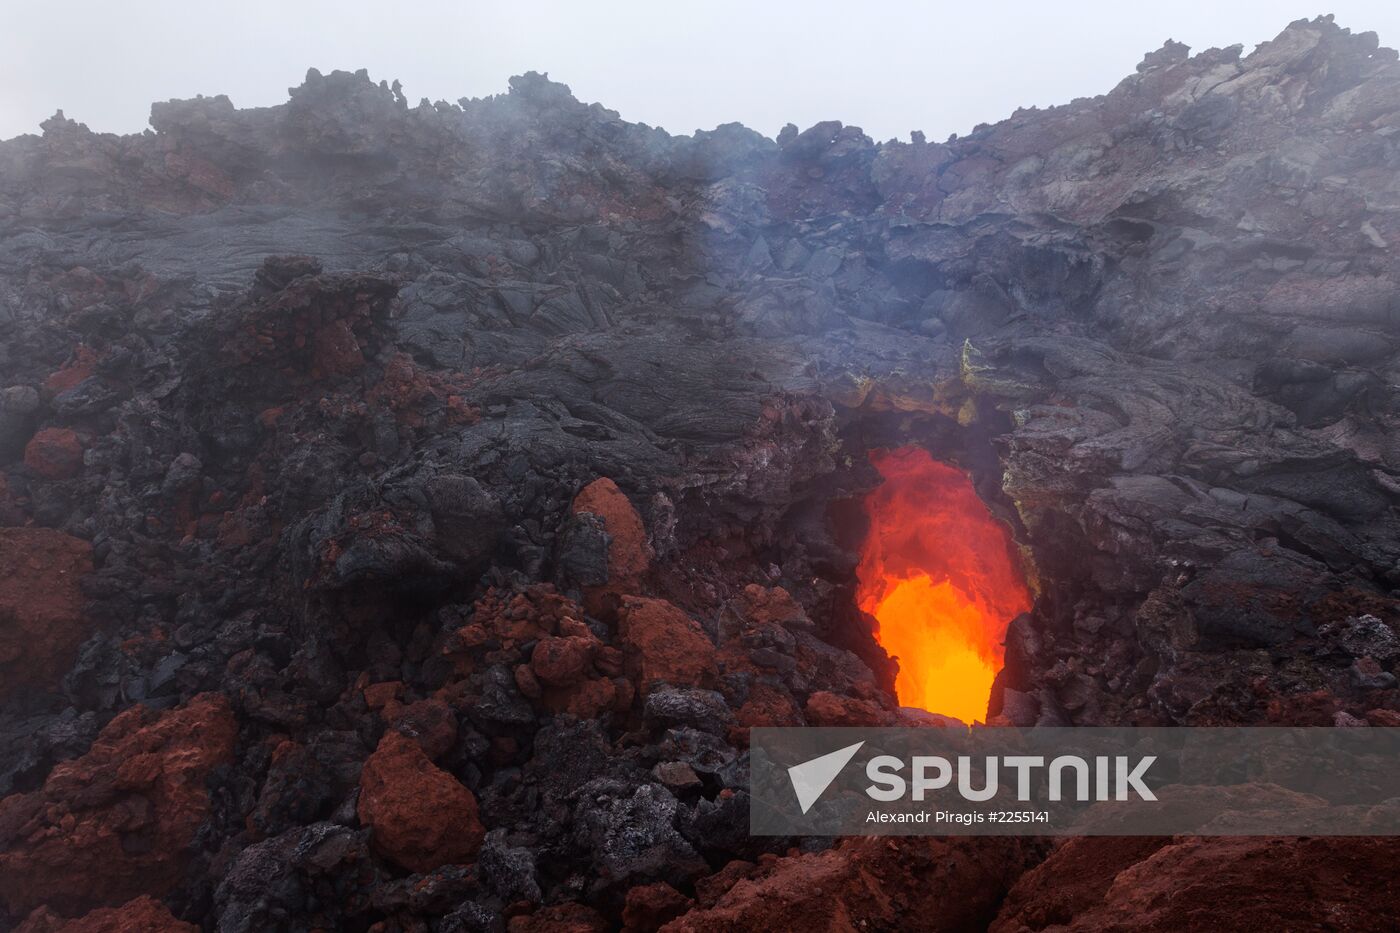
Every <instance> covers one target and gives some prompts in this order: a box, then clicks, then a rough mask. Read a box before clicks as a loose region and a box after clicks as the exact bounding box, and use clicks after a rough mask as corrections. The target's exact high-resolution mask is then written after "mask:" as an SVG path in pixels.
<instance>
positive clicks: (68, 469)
mask: <svg viewBox="0 0 1400 933" xmlns="http://www.w3.org/2000/svg"><path fill="white" fill-rule="evenodd" d="M24 465H25V466H27V467H29V469H31V470H33V471H34V473H35V474H36V475H38V476H42V477H43V478H44V479H70V478H72V477H74V476H77V475H78V473H79V472H81V471H82V469H83V443H82V441H81V440H79V439H78V435H77V433H75V432H74V431H71V430H69V429H68V428H44V430H42V431H40V432H39V433H38V434H35V435H34V437H33V438H31V439H30V441H29V443H28V444H27V445H25V448H24Z"/></svg>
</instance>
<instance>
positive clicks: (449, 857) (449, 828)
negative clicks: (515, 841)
mask: <svg viewBox="0 0 1400 933" xmlns="http://www.w3.org/2000/svg"><path fill="white" fill-rule="evenodd" d="M358 810H359V817H360V822H362V823H363V824H364V825H365V826H367V827H369V829H370V840H371V842H372V844H373V846H374V849H375V851H376V852H378V853H380V854H381V855H383V856H384V857H385V858H388V859H390V860H391V861H393V862H394V863H396V864H398V865H400V866H402V867H403V868H406V869H408V870H409V871H416V872H429V871H432V870H433V869H435V868H437V867H439V866H440V865H447V864H453V863H457V864H461V863H466V862H470V861H472V860H473V859H474V858H475V857H476V853H477V850H479V849H480V848H481V843H482V840H483V838H485V835H486V830H485V829H483V828H482V825H481V821H480V820H479V819H478V818H477V807H476V798H475V797H473V796H472V792H471V791H469V790H467V788H465V787H463V786H462V785H461V783H460V782H458V781H457V779H456V778H454V777H453V776H452V775H450V774H448V773H447V772H445V771H442V770H440V769H439V768H437V767H436V766H434V765H433V763H432V762H431V761H429V760H428V756H427V755H425V754H424V753H423V750H422V748H420V747H419V745H418V744H417V743H416V742H414V741H413V740H412V739H409V738H407V737H406V736H403V735H401V734H399V733H398V732H388V733H386V734H385V736H384V738H383V740H382V741H380V743H379V747H378V748H377V749H375V752H374V754H373V755H371V756H370V757H369V760H367V761H366V762H365V767H364V771H363V772H362V774H361V776H360V799H359V805H358Z"/></svg>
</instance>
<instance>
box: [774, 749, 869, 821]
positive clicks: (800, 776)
mask: <svg viewBox="0 0 1400 933" xmlns="http://www.w3.org/2000/svg"><path fill="white" fill-rule="evenodd" d="M864 744H865V742H864V741H860V742H857V743H856V744H854V745H847V746H846V747H845V748H838V749H837V750H836V751H834V752H828V753H827V754H825V755H822V756H821V757H819V758H813V759H811V760H810V761H804V762H802V763H801V764H799V765H793V766H792V767H791V768H788V779H789V780H791V781H792V789H793V791H794V792H795V793H796V794H797V803H798V805H799V806H801V807H802V812H803V813H804V814H805V813H806V812H807V811H808V810H810V809H812V805H813V804H815V803H816V802H817V801H818V800H820V799H821V795H822V794H823V793H825V792H826V789H827V788H828V787H830V786H831V782H832V781H834V780H836V776H837V775H838V774H840V773H841V769H842V768H844V767H846V765H847V764H849V763H850V761H851V759H852V758H854V757H855V756H856V752H858V751H860V747H861V746H862V745H864Z"/></svg>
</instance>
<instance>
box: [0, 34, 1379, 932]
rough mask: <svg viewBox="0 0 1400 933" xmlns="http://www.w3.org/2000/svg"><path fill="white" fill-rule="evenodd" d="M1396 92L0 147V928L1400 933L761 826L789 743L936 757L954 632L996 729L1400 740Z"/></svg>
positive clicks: (316, 106)
mask: <svg viewBox="0 0 1400 933" xmlns="http://www.w3.org/2000/svg"><path fill="white" fill-rule="evenodd" d="M1396 58H1397V57H1396V54H1395V53H1394V52H1393V51H1391V50H1388V49H1384V48H1381V47H1379V45H1378V42H1377V39H1376V37H1375V35H1374V34H1371V33H1360V34H1354V33H1351V32H1349V31H1347V30H1344V29H1342V28H1340V27H1338V26H1337V25H1336V24H1335V23H1333V22H1332V21H1331V19H1330V18H1321V19H1318V20H1314V21H1311V22H1304V21H1300V22H1297V23H1294V24H1292V25H1290V26H1289V27H1288V28H1287V29H1285V30H1284V31H1283V32H1282V33H1281V34H1280V35H1279V36H1278V37H1277V38H1275V39H1273V40H1271V41H1269V42H1266V43H1263V44H1262V45H1260V46H1259V47H1258V48H1257V49H1255V50H1253V51H1251V52H1249V53H1247V54H1246V53H1245V52H1244V51H1243V50H1242V49H1241V48H1239V47H1232V48H1227V49H1210V50H1206V51H1204V52H1200V53H1198V54H1196V55H1194V56H1193V55H1190V54H1189V50H1188V49H1186V47H1185V46H1182V45H1180V44H1179V43H1172V42H1169V43H1167V44H1166V45H1165V46H1163V48H1161V49H1160V50H1158V51H1155V52H1153V53H1151V54H1150V55H1148V56H1147V57H1146V58H1145V59H1144V60H1143V62H1142V64H1140V65H1139V66H1138V69H1137V70H1136V72H1135V73H1134V74H1132V75H1130V76H1128V77H1127V78H1125V79H1124V80H1123V81H1122V82H1121V83H1120V84H1119V85H1118V86H1117V87H1116V88H1114V89H1113V90H1112V91H1110V92H1109V93H1107V94H1105V95H1103V96H1101V97H1097V98H1092V99H1083V100H1076V101H1074V102H1073V103H1070V104H1067V105H1064V106H1060V107H1052V108H1049V109H1045V110H1022V111H1018V112H1017V113H1015V114H1013V115H1012V116H1011V117H1009V118H1008V119H1006V120H1004V121H1002V122H1000V123H997V124H993V125H987V126H983V127H979V128H977V129H976V130H975V131H973V132H972V133H970V134H969V135H967V136H965V137H960V138H956V139H950V140H948V141H946V142H929V141H928V140H926V139H924V138H923V136H922V135H921V134H915V135H914V136H913V138H912V140H911V141H910V142H908V143H904V142H888V143H876V142H874V141H872V140H871V139H869V138H868V137H867V136H865V134H863V133H862V132H861V131H860V129H859V128H857V127H852V126H844V125H842V124H841V123H838V122H835V121H831V122H824V123H819V124H817V125H815V126H812V127H809V128H807V129H804V130H800V131H799V130H798V129H797V128H796V127H787V128H785V129H784V130H783V131H782V132H781V133H779V134H778V137H777V138H776V139H768V138H765V137H763V136H762V135H760V134H758V133H756V132H753V131H751V130H747V129H745V128H743V127H740V126H737V125H732V124H731V125H726V126H722V127H719V128H718V129H715V130H713V131H709V132H701V133H697V134H695V135H694V136H687V137H675V136H671V135H669V134H667V133H665V132H663V131H661V130H658V129H654V128H651V127H647V126H642V125H638V124H631V123H627V122H626V121H624V120H622V119H621V118H620V117H619V116H618V115H617V114H616V113H613V112H611V111H609V110H607V109H605V108H604V107H602V106H600V105H596V104H593V105H590V104H585V103H582V102H580V101H578V100H577V99H575V98H574V97H573V95H572V94H571V93H570V91H569V89H568V88H567V87H565V86H564V85H562V84H559V83H556V82H553V81H550V80H548V79H547V78H545V77H543V76H541V75H538V74H528V75H523V76H519V77H516V78H514V79H512V80H511V82H510V92H509V93H508V94H503V95H500V96H497V97H492V98H488V99H482V100H463V101H460V102H458V103H456V104H451V103H446V102H439V103H437V104H430V103H426V102H425V103H424V104H422V105H419V106H410V105H409V103H408V101H407V100H406V99H405V98H404V96H403V95H402V94H401V93H399V92H398V90H397V88H396V87H393V86H390V85H388V84H377V83H375V82H374V81H372V80H371V79H370V78H369V77H368V76H367V75H365V74H363V73H358V74H352V73H348V72H335V73H331V74H324V75H323V74H321V73H319V72H315V71H312V72H310V73H308V75H307V78H306V81H305V82H304V83H303V84H301V85H300V86H298V87H296V88H293V89H292V90H291V92H290V96H289V99H288V101H287V102H286V103H284V104H282V105H280V106H276V107H268V108H257V109H248V110H239V109H237V108H236V107H235V106H234V105H233V103H232V102H231V101H229V100H228V99H227V98H225V97H204V98H199V99H196V100H185V101H168V102H163V103H158V104H156V105H154V106H153V108H152V114H151V123H152V131H151V132H149V133H145V134H141V135H136V136H128V137H116V136H111V135H104V134H96V133H92V132H90V131H89V130H88V129H87V128H86V127H85V126H83V125H82V124H81V123H79V122H77V121H76V120H73V119H70V118H68V117H65V116H64V115H62V114H58V115H55V117H53V118H52V119H50V120H48V121H45V123H44V124H43V127H42V129H43V133H42V135H31V136H22V137H19V138H16V139H13V140H9V141H6V142H3V143H0V930H3V931H9V930H24V931H25V933H38V931H55V930H64V929H68V930H73V931H77V930H93V929H116V928H122V927H123V925H124V926H126V927H128V928H130V927H136V926H141V927H142V928H148V929H169V930H177V929H190V928H191V925H194V926H197V927H198V928H201V929H205V930H217V931H220V933H245V931H248V933H251V931H262V930H312V929H324V930H330V929H344V930H352V931H367V930H374V931H376V933H390V931H414V933H419V931H432V933H458V931H492V933H495V931H508V933H531V931H558V930H571V931H579V933H583V931H601V930H617V929H623V930H628V931H650V930H656V929H660V928H666V929H668V930H670V931H677V930H690V931H721V930H723V931H732V930H744V929H811V928H818V929H824V930H843V931H844V930H864V931H874V930H903V929H909V928H911V927H914V926H917V927H921V928H924V929H932V930H938V929H946V930H967V929H979V928H986V927H987V926H989V925H992V924H996V925H997V928H998V929H1006V930H1023V929H1031V930H1039V929H1045V928H1049V927H1059V928H1073V929H1078V930H1096V929H1121V928H1129V927H1130V928H1137V929H1152V930H1172V929H1183V928H1212V929H1229V928H1231V927H1232V926H1233V927H1234V928H1240V927H1242V926H1243V927H1250V926H1255V927H1258V928H1266V927H1267V928H1279V929H1286V928H1298V927H1302V926H1309V925H1310V926H1314V927H1318V928H1321V927H1324V926H1327V927H1329V928H1344V929H1354V930H1367V929H1394V928H1396V927H1397V926H1400V896H1397V893H1396V889H1395V885H1394V884H1393V883H1392V882H1391V877H1392V875H1393V873H1394V872H1393V869H1394V865H1395V863H1396V858H1397V855H1400V853H1397V851H1396V846H1395V844H1394V843H1392V842H1389V841H1387V840H1384V839H1373V840H1367V841H1365V842H1364V844H1357V843H1356V842H1354V841H1350V840H1346V841H1341V842H1338V841H1334V840H1327V839H1311V840H1290V839H1269V840H1263V841H1259V840H1253V841H1240V840H1218V839H1214V840H1213V839H1206V840H1175V841H1171V842H1170V843H1169V844H1168V843H1165V842H1164V843H1161V844H1157V843H1155V842H1150V841H1149V842H1148V843H1142V842H1140V841H1139V842H1122V841H1114V840H1109V841H1104V840H1095V839H1083V840H1074V841H1073V842H1070V843H1065V844H1061V845H1058V846H1053V847H1052V846H1049V845H1048V844H1046V843H1044V842H1042V841H1037V840H1030V839H1009V838H1006V839H987V838H982V839H977V838H968V839H936V838H922V839H919V838H910V839H904V840H894V839H886V838H869V839H865V838H861V839H846V840H842V841H839V842H835V843H833V842H832V841H831V840H824V839H773V838H766V837H754V836H751V835H749V833H748V776H749V770H748V741H749V734H750V730H751V729H752V728H754V727H760V726H800V725H822V726H827V725H834V726H849V725H900V724H922V725H928V724H929V717H928V716H927V714H923V713H920V712H919V711H917V710H910V709H908V708H907V707H906V706H905V704H906V703H908V702H909V700H908V699H906V696H905V688H904V687H901V685H900V682H899V678H900V676H903V677H904V678H905V679H906V680H908V679H909V678H910V677H911V676H912V674H911V672H912V671H913V670H914V669H915V662H914V659H915V658H918V657H920V656H921V654H920V651H916V650H911V649H909V648H907V647H905V646H903V645H896V644H894V641H893V629H892V628H889V627H886V623H885V618H886V615H887V613H886V612H885V610H884V608H882V607H884V606H886V605H887V604H888V605H889V606H890V608H893V605H894V604H896V603H898V602H900V601H902V600H904V599H906V598H908V597H910V596H918V597H919V600H918V601H919V602H920V603H921V604H922V602H923V600H924V599H925V598H928V599H932V598H934V597H935V596H936V595H937V594H941V595H942V597H943V598H944V599H945V600H946V601H947V602H948V603H950V610H949V611H946V612H942V613H930V612H928V611H926V610H925V609H923V608H920V609H919V610H918V611H917V612H916V615H917V616H919V617H921V618H922V619H925V620H927V619H930V618H932V619H934V621H935V624H933V625H923V626H920V627H916V628H915V629H914V631H915V632H917V633H920V634H921V637H922V633H926V632H929V631H932V632H935V633H937V637H939V638H942V639H943V640H944V643H945V644H947V646H948V647H947V650H944V648H943V647H942V646H940V649H939V652H938V654H939V657H938V658H935V659H933V660H932V662H928V661H925V662H924V663H935V664H939V663H945V662H947V661H949V660H950V659H952V658H961V659H962V663H963V664H964V665H965V666H966V667H967V668H968V669H969V670H970V669H971V668H972V667H973V663H972V662H973V661H974V659H975V662H976V673H977V676H978V678H979V679H978V682H977V684H976V685H975V689H972V688H969V689H967V690H965V691H960V694H959V695H960V696H966V697H967V698H968V699H967V702H968V703H969V704H973V703H974V701H975V705H969V707H968V708H967V709H965V710H963V714H964V715H965V716H966V717H968V718H984V717H985V718H986V721H987V722H988V723H989V724H992V725H1014V726H1032V725H1036V724H1040V725H1050V726H1053V725H1108V724H1115V725H1249V724H1254V725H1260V724H1295V725H1323V726H1346V727H1357V728H1362V727H1377V726H1382V727H1386V726H1388V727H1394V726H1397V725H1400V688H1398V687H1397V676H1396V675H1397V664H1400V634H1397V631H1398V630H1400V440H1397V439H1400V389H1398V388H1397V387H1398V386H1400V352H1397V351H1398V349H1400V302H1398V301H1397V297H1396V296H1397V295H1400V252H1398V251H1397V249H1396V245H1397V244H1400V189H1397V187H1396V179H1397V178H1398V177H1400V64H1397V61H1396ZM911 446H913V447H918V448H922V449H923V450H926V451H932V452H934V457H935V458H936V459H938V460H945V459H946V461H947V463H948V464H956V465H957V469H956V470H955V471H954V470H953V468H952V467H950V466H939V465H938V464H937V463H935V462H934V460H932V459H930V460H927V461H924V460H922V459H919V458H917V457H916V456H915V455H912V454H902V455H901V454H887V455H883V456H881V457H878V458H877V463H872V462H871V461H870V459H869V457H868V452H869V451H870V450H885V451H898V450H899V449H901V448H905V447H911ZM906 458H912V459H906ZM900 464H903V465H904V466H905V467H908V468H909V469H911V470H913V471H914V473H915V474H916V475H917V476H918V477H919V478H927V479H928V480H929V483H928V484H927V485H921V484H909V485H906V484H904V483H902V482H899V481H898V480H899V475H898V474H897V473H895V472H889V473H887V475H886V476H884V477H882V475H881V473H882V472H885V471H893V470H894V468H895V467H896V466H899V465H900ZM911 464H912V466H911ZM934 489H937V490H938V494H937V495H936V496H933V498H934V500H935V501H933V502H927V503H925V504H924V505H918V497H925V498H927V497H929V496H932V490H934ZM911 490H912V491H911ZM896 496H898V497H911V496H912V497H914V499H913V500H912V501H913V502H914V505H910V504H909V503H908V502H906V501H905V500H904V498H898V499H896V498H894V497H896ZM884 497H891V498H890V501H889V503H885V502H884ZM868 502H869V503H874V504H876V505H877V507H876V508H875V509H873V510H871V509H867V508H866V504H867V503H868ZM951 503H957V504H958V509H957V510H956V511H954V512H950V511H949V510H948V506H949V504H951ZM886 505H888V506H889V507H890V508H894V507H895V506H898V508H897V509H896V510H895V511H894V512H891V513H887V510H886ZM887 514H895V515H898V516H901V519H900V520H899V521H896V522H894V523H889V522H886V521H885V518H886V517H887ZM988 515H991V516H993V517H994V518H988ZM954 518H956V519H957V520H956V521H953V519H954ZM930 523H931V524H930ZM945 525H946V526H948V527H945ZM953 525H956V528H954V527H952V526H953ZM866 526H870V527H869V528H867V527H866ZM870 528H873V529H874V533H873V534H870V533H867V532H869V531H870ZM1008 536H1010V538H1014V541H1015V546H1016V551H1015V553H1014V554H1013V553H1012V551H1011V550H1010V546H1009V545H1008V544H1007V541H1008V540H1009V538H1008ZM867 543H869V544H870V546H871V547H872V548H874V547H876V546H878V548H879V550H878V559H879V561H880V562H881V563H882V565H883V566H884V567H885V571H884V572H882V574H881V575H880V579H879V580H878V581H876V580H875V579H874V578H872V577H871V575H870V574H869V573H868V572H866V570H863V567H865V568H867V569H868V567H869V564H868V563H864V564H863V561H864V560H866V559H867V558H871V555H872V554H874V553H876V552H875V551H865V552H863V551H862V548H863V547H865V546H866V544H867ZM998 555H1000V556H998ZM1023 569H1024V570H1025V571H1027V572H1029V571H1030V570H1032V569H1033V571H1034V582H1035V586H1034V600H1033V603H1032V602H1031V600H1030V597H1029V595H1028V594H1027V593H1026V589H1025V585H1026V584H1025V581H1024V580H1023V579H1022V578H1021V576H1020V571H1021V570H1023ZM925 580H926V581H927V582H924V581H925ZM891 581H892V584H891ZM877 582H878V586H879V587H880V590H879V593H878V596H876V595H875V590H874V589H872V587H874V586H875V585H876V584H877ZM871 600H874V603H873V611H874V613H875V615H876V616H879V617H880V618H879V620H878V621H879V622H880V625H881V627H880V629H879V633H880V634H879V638H878V640H877V636H876V630H875V629H874V628H873V627H872V626H873V625H874V623H875V620H874V617H872V616H871V615H869V614H867V613H863V612H861V610H860V606H861V605H865V606H867V607H870V606H872V602H871ZM891 600H894V603H891ZM1027 609H1029V611H1023V610H1027ZM949 620H952V621H953V622H954V623H958V624H954V625H952V626H951V627H950V626H949ZM1003 646H1004V647H1003ZM890 654H895V655H898V656H899V661H898V663H899V665H900V669H899V672H897V671H896V668H895V667H894V664H893V663H892V662H891V660H890V658H889V655H890ZM925 654H926V652H925ZM901 672H902V673H901ZM988 672H992V673H993V679H992V681H991V683H990V687H989V686H988V682H987V674H988ZM931 680H932V682H935V683H937V682H941V681H942V680H943V678H941V677H937V678H931ZM920 703H921V705H924V706H926V707H930V708H932V709H935V710H938V711H942V712H950V711H952V710H953V709H954V707H952V706H950V705H947V702H946V701H944V700H942V699H938V698H933V699H929V698H924V699H922V700H921V701H920ZM1304 878H1306V879H1310V880H1308V881H1307V882H1306V883H1304V881H1303V880H1302V879H1304ZM1279 879H1285V880H1286V881H1287V883H1286V884H1282V883H1280V882H1279ZM1250 891H1262V892H1267V893H1268V897H1244V896H1242V894H1241V892H1246V893H1247V892H1250ZM1183 892H1185V893H1183ZM1241 904H1244V905H1247V908H1248V915H1247V919H1245V920H1243V921H1239V914H1238V913H1237V910H1238V908H1239V907H1240V905H1241ZM1237 921H1239V922H1237Z"/></svg>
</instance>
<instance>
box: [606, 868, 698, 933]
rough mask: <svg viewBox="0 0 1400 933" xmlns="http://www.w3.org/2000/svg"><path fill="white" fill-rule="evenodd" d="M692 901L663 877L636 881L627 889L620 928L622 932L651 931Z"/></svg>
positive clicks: (669, 919) (680, 911)
mask: <svg viewBox="0 0 1400 933" xmlns="http://www.w3.org/2000/svg"><path fill="white" fill-rule="evenodd" d="M694 903H695V902H694V901H692V900H691V899H690V898H688V897H686V896H685V895H684V894H682V893H681V892H679V891H677V890H676V889H675V888H673V887H671V886H670V885H669V884H667V883H666V882H664V881H658V882H656V883H655V884H643V885H638V886H637V887H635V888H633V889H631V890H630V891H628V892H627V902H626V904H625V906H623V908H622V929H623V930H624V931H625V933H652V931H653V930H657V929H659V928H660V927H661V925H662V924H664V923H668V922H669V921H671V920H674V919H675V918H677V917H679V916H680V915H681V914H683V913H685V912H686V911H687V910H689V909H690V908H691V906H693V904H694Z"/></svg>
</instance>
